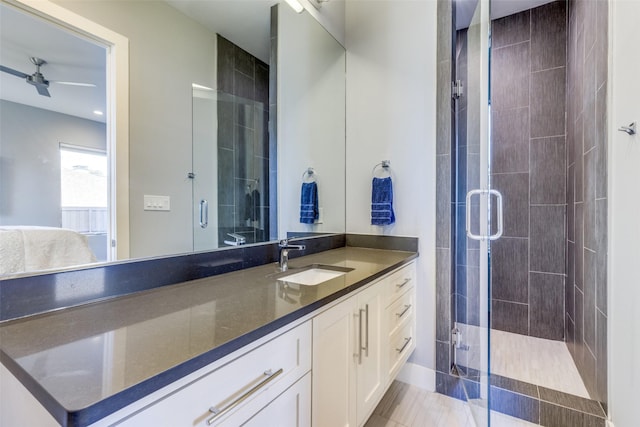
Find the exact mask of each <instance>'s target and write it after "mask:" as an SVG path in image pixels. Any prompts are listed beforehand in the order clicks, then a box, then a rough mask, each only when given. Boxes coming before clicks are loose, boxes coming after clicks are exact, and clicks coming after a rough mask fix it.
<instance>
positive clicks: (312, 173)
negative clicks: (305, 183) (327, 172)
mask: <svg viewBox="0 0 640 427" xmlns="http://www.w3.org/2000/svg"><path fill="white" fill-rule="evenodd" d="M317 176H318V174H316V170H315V169H314V168H312V167H308V168H307V170H305V171H304V172H303V173H302V179H303V180H304V179H305V178H308V179H310V180H311V181H315V180H316V178H317Z"/></svg>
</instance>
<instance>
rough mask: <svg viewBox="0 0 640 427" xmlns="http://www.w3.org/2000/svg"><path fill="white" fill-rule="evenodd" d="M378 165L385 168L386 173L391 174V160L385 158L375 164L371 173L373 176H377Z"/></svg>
mask: <svg viewBox="0 0 640 427" xmlns="http://www.w3.org/2000/svg"><path fill="white" fill-rule="evenodd" d="M378 167H381V168H382V169H384V171H385V172H386V173H388V174H389V175H391V171H390V170H389V169H390V168H391V160H383V161H381V162H380V163H378V164H377V165H375V166H374V167H373V169H371V174H372V175H373V176H376V169H378Z"/></svg>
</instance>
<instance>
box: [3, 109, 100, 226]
mask: <svg viewBox="0 0 640 427" xmlns="http://www.w3.org/2000/svg"><path fill="white" fill-rule="evenodd" d="M106 141H107V140H106V128H105V124H104V123H100V122H96V121H93V120H87V119H81V118H78V117H73V116H69V115H66V114H60V113H55V112H53V111H48V110H43V109H41V108H35V107H30V106H27V105H23V104H17V103H14V102H9V101H4V100H0V224H2V225H40V226H49V227H61V226H62V224H61V211H60V143H61V142H62V143H66V144H72V145H77V146H81V147H87V148H96V149H100V150H106Z"/></svg>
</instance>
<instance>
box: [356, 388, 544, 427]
mask: <svg viewBox="0 0 640 427" xmlns="http://www.w3.org/2000/svg"><path fill="white" fill-rule="evenodd" d="M478 425H483V424H482V423H478ZM536 425H537V424H531V423H528V422H526V421H522V420H519V419H517V418H512V417H509V416H507V415H503V414H499V413H496V412H492V413H491V426H492V427H532V426H536ZM475 426H476V423H475V422H474V420H473V418H472V416H471V410H470V409H469V406H468V405H467V404H466V403H465V402H463V401H460V400H457V399H454V398H452V397H447V396H445V395H443V394H439V393H435V392H430V391H426V390H423V389H421V388H418V387H415V386H412V385H409V384H405V383H403V382H400V381H394V382H393V383H392V384H391V387H389V390H388V391H387V393H386V394H385V395H384V397H383V398H382V400H381V401H380V404H379V405H378V406H377V407H376V409H375V410H374V412H373V414H372V415H371V417H370V418H369V420H368V421H367V423H366V424H365V427H475Z"/></svg>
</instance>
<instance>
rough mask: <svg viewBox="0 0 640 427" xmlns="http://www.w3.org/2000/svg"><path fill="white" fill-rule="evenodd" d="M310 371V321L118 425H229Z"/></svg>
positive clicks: (258, 409)
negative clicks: (238, 415) (229, 422)
mask: <svg viewBox="0 0 640 427" xmlns="http://www.w3.org/2000/svg"><path fill="white" fill-rule="evenodd" d="M310 370H311V322H306V323H304V324H302V325H300V326H298V327H296V328H294V329H292V330H290V331H288V332H285V333H284V334H282V335H280V336H278V337H276V338H274V339H273V340H271V341H269V342H268V343H266V344H264V345H262V346H260V347H258V348H256V349H254V350H252V351H250V352H249V353H247V354H244V355H242V356H240V357H239V358H237V359H235V360H233V361H232V362H229V363H228V364H226V365H224V366H222V367H220V368H219V369H216V370H214V371H212V372H210V373H209V374H207V375H204V376H203V377H201V378H199V379H197V380H196V381H194V382H192V383H191V384H189V385H187V386H185V387H183V388H181V389H180V390H178V391H177V392H175V393H173V394H169V395H168V396H167V397H165V398H162V399H159V400H158V401H156V402H154V403H153V404H151V405H149V406H147V407H146V408H144V409H143V410H141V411H140V412H138V413H136V414H134V415H133V416H131V417H129V418H126V419H125V420H123V421H122V423H120V424H118V423H116V425H120V426H131V427H133V426H142V425H145V426H146V425H149V426H151V425H158V426H160V425H172V426H178V425H188V426H202V427H205V426H217V425H227V424H228V423H227V420H230V419H234V418H235V417H237V414H239V413H243V414H247V413H249V414H250V413H258V412H259V411H260V410H261V409H262V408H264V407H266V406H267V405H268V404H269V402H271V401H273V400H274V399H275V398H276V397H278V396H279V395H280V394H282V393H283V392H284V391H285V390H287V389H288V388H289V387H290V386H291V385H292V384H294V383H295V382H296V381H297V380H298V379H299V378H301V377H302V376H304V375H305V374H306V373H307V372H309V371H310ZM210 408H211V409H210ZM216 411H217V412H216Z"/></svg>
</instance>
